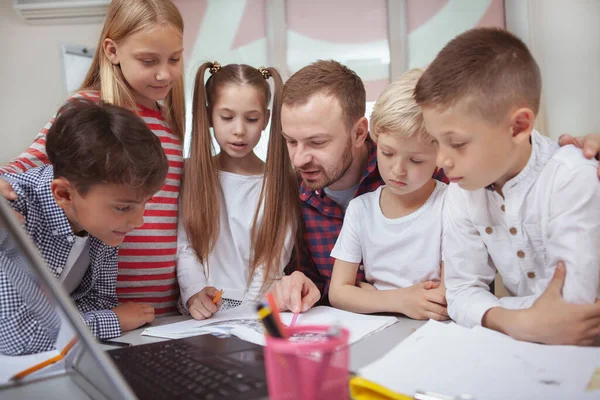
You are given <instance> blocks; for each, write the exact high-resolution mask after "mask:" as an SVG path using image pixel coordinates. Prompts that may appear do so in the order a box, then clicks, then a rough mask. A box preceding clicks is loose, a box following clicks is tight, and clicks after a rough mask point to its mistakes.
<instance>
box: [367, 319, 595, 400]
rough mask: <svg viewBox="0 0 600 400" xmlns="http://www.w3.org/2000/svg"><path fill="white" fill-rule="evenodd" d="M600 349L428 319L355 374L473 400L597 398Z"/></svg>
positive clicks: (396, 387)
mask: <svg viewBox="0 0 600 400" xmlns="http://www.w3.org/2000/svg"><path fill="white" fill-rule="evenodd" d="M599 366H600V349H598V348H582V347H575V346H544V345H539V344H533V343H526V342H519V341H517V340H514V339H511V338H510V337H508V336H505V335H502V334H500V333H498V332H494V331H490V330H488V329H485V328H481V327H478V328H474V329H466V328H462V327H460V326H458V325H456V324H454V323H450V324H443V323H439V322H435V321H430V322H428V323H427V324H425V325H424V326H423V327H421V328H420V329H418V330H417V331H416V332H414V333H413V334H412V335H410V336H409V337H408V338H407V339H406V340H404V341H403V342H402V343H400V344H399V345H398V346H396V347H395V348H394V349H392V350H391V351H390V352H389V353H388V354H387V355H386V356H384V357H382V358H381V359H379V360H377V361H375V362H374V363H372V364H370V365H368V366H366V367H364V368H362V369H361V370H360V371H359V374H360V375H362V376H363V377H365V378H366V379H369V380H372V381H374V382H376V383H378V384H380V385H383V386H385V387H388V388H389V389H391V390H393V391H395V392H399V393H404V394H408V395H413V394H414V393H415V392H416V391H417V390H424V391H431V392H437V393H441V394H445V395H449V396H457V395H459V394H468V395H471V396H474V397H475V398H476V399H490V400H496V399H498V400H505V399H516V398H527V399H565V398H577V399H588V398H589V399H592V398H595V399H598V398H600V390H599V391H588V392H586V388H587V386H588V383H589V381H590V376H592V374H593V371H594V370H595V369H596V368H597V367H599Z"/></svg>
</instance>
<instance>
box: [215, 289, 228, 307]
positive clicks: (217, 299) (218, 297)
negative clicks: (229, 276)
mask: <svg viewBox="0 0 600 400" xmlns="http://www.w3.org/2000/svg"><path fill="white" fill-rule="evenodd" d="M224 291H225V290H224V289H221V290H219V293H217V295H216V296H215V297H213V299H212V303H213V304H217V301H219V299H220V298H221V296H222V295H223V292H224Z"/></svg>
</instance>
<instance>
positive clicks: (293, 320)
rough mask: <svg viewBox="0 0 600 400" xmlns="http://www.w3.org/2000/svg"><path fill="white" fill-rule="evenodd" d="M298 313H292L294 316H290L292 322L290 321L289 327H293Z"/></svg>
mask: <svg viewBox="0 0 600 400" xmlns="http://www.w3.org/2000/svg"><path fill="white" fill-rule="evenodd" d="M298 315H300V314H298V313H294V316H293V317H292V322H291V323H290V328H293V327H294V325H296V320H297V319H298Z"/></svg>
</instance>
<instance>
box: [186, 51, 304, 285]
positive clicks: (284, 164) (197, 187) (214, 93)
mask: <svg viewBox="0 0 600 400" xmlns="http://www.w3.org/2000/svg"><path fill="white" fill-rule="evenodd" d="M207 69H211V70H212V71H211V72H214V73H213V74H212V75H211V76H210V78H209V79H208V81H207V82H206V84H205V83H204V76H205V73H206V70H207ZM265 78H272V79H273V87H274V96H273V107H272V110H271V132H270V136H269V144H268V150H267V161H266V165H265V170H264V179H263V182H262V189H261V192H260V199H259V202H258V205H257V208H256V210H255V211H254V219H253V223H252V229H251V232H250V234H251V248H252V249H253V250H252V253H251V255H250V277H252V276H254V273H255V272H257V270H258V269H259V268H262V269H263V272H264V276H265V280H264V281H263V284H262V291H264V290H265V288H267V287H268V286H269V285H270V283H271V282H272V280H273V279H274V278H276V277H277V274H278V272H279V266H280V262H281V257H282V255H283V252H284V251H285V250H284V245H285V241H286V236H287V235H288V233H290V232H291V233H292V234H296V231H297V230H298V227H299V223H298V222H299V221H300V206H299V201H298V181H297V178H296V174H295V171H294V169H293V166H292V164H291V162H290V158H289V156H288V154H287V147H286V146H285V144H284V139H283V135H282V134H281V92H282V89H283V82H282V80H281V76H280V75H279V73H278V72H277V70H276V69H275V68H265V69H264V71H263V73H261V72H259V71H258V70H257V69H256V68H253V67H251V66H249V65H244V64H229V65H226V66H224V67H222V68H220V69H218V68H216V65H215V63H212V62H207V63H204V64H202V65H201V66H200V68H199V69H198V71H197V73H196V82H195V85H194V101H193V122H192V136H191V144H190V159H189V160H187V162H186V163H185V172H184V174H183V177H184V178H183V179H184V183H183V187H182V196H183V218H184V226H185V229H186V232H187V235H188V239H189V242H190V244H191V246H192V248H193V249H194V250H195V251H196V255H197V257H198V259H199V261H200V262H201V263H202V264H203V265H204V269H205V270H204V273H205V274H208V272H209V266H208V256H209V254H210V252H211V251H212V250H213V248H214V246H215V243H216V240H217V238H218V236H219V231H220V226H219V215H220V211H221V210H220V204H219V198H220V195H221V186H220V184H219V177H218V165H217V160H216V158H215V157H214V155H215V149H214V146H213V142H212V139H211V135H210V130H209V128H210V125H211V124H210V116H211V114H212V107H213V106H214V104H215V103H216V101H217V98H218V95H219V90H220V89H221V88H222V87H223V86H225V85H227V84H237V85H248V86H252V87H254V88H255V89H256V90H258V91H259V93H260V94H261V95H262V96H263V99H264V102H265V103H264V104H265V110H266V109H267V108H268V105H269V102H270V99H271V90H270V88H269V84H268V82H267V80H266V79H265ZM282 152H283V153H282ZM282 160H283V161H282ZM261 209H262V217H260V213H261Z"/></svg>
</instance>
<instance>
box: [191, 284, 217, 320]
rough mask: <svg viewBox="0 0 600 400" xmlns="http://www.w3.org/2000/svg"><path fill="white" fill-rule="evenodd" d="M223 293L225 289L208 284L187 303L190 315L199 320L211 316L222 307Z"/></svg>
mask: <svg viewBox="0 0 600 400" xmlns="http://www.w3.org/2000/svg"><path fill="white" fill-rule="evenodd" d="M222 294H223V290H218V289H217V288H215V287H213V286H206V287H205V288H204V289H202V290H201V291H199V292H198V293H196V294H195V295H193V296H192V297H190V298H189V300H188V301H187V304H186V305H187V309H188V311H189V312H190V315H191V316H192V317H193V318H194V319H197V320H203V319H207V318H210V317H211V316H212V315H213V314H214V313H216V312H217V311H219V309H220V308H221V303H222V302H223V300H222V299H221V295H222Z"/></svg>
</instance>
